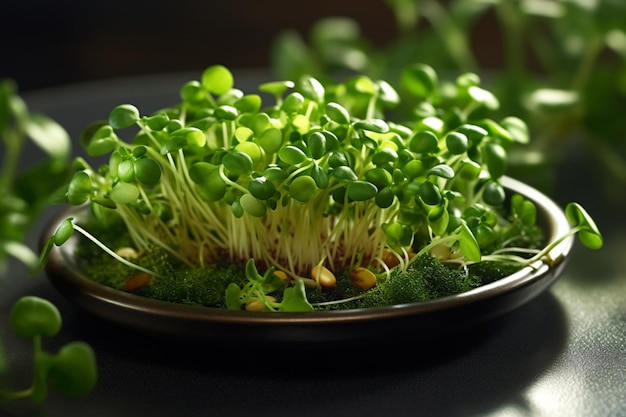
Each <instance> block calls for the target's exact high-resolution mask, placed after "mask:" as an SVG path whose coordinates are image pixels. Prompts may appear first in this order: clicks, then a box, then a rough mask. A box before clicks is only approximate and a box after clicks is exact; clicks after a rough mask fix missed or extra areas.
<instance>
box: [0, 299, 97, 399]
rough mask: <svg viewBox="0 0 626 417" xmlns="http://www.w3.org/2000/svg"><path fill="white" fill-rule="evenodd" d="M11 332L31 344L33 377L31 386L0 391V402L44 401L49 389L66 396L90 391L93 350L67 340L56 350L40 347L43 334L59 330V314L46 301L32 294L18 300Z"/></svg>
mask: <svg viewBox="0 0 626 417" xmlns="http://www.w3.org/2000/svg"><path fill="white" fill-rule="evenodd" d="M9 319H10V323H11V327H12V329H13V331H14V332H15V333H16V334H17V335H18V336H20V337H21V338H23V339H26V340H31V341H32V343H33V363H34V368H35V369H34V379H33V384H32V386H31V387H29V388H26V389H23V390H19V391H4V390H2V391H0V401H8V400H16V399H19V398H31V399H32V401H33V402H36V403H40V402H43V401H45V399H46V397H47V395H48V388H52V389H55V390H57V391H59V392H61V393H63V394H65V395H68V396H72V397H79V396H84V395H87V394H89V393H90V392H91V391H92V390H93V388H94V387H95V385H96V382H97V379H98V371H97V365H96V358H95V354H94V352H93V350H92V349H91V347H90V346H89V345H87V344H86V343H84V342H70V343H68V344H66V345H64V346H62V347H61V349H59V351H58V352H57V353H56V354H55V353H51V352H47V351H45V350H43V348H42V338H43V337H54V336H56V335H57V334H58V333H59V331H60V330H61V326H62V321H61V315H60V314H59V311H58V310H57V308H56V307H55V306H54V305H53V304H52V303H50V302H49V301H48V300H45V299H43V298H39V297H35V296H24V297H22V298H20V299H18V300H17V301H16V302H15V304H14V305H13V308H12V309H11V313H10V317H9Z"/></svg>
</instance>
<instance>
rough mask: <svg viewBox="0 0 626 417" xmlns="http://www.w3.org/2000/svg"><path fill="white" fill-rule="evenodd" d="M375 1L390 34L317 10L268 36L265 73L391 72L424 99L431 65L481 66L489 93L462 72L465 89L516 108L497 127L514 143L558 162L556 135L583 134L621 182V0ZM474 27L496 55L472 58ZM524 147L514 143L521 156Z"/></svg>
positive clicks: (624, 164) (624, 41) (431, 82)
mask: <svg viewBox="0 0 626 417" xmlns="http://www.w3.org/2000/svg"><path fill="white" fill-rule="evenodd" d="M384 3H385V4H386V5H387V6H388V8H389V10H390V11H391V12H392V13H393V14H394V16H395V23H396V27H397V29H398V34H397V36H396V37H395V38H393V39H392V40H391V41H389V42H387V43H385V44H384V45H382V46H378V45H375V44H374V42H373V40H371V39H368V38H367V37H366V36H365V35H364V34H363V33H362V32H361V30H360V27H359V24H358V22H357V21H356V20H354V19H352V18H351V17H349V16H347V17H328V18H323V19H320V20H318V21H317V22H315V23H314V24H313V26H312V28H311V30H310V32H309V33H308V34H307V36H305V37H302V36H300V35H298V34H296V33H294V32H293V31H284V32H282V33H280V34H279V35H278V36H277V37H276V38H275V40H274V47H273V54H272V66H273V69H274V71H275V72H276V73H277V74H278V75H279V76H281V77H286V78H297V77H299V76H300V75H301V74H304V73H306V74H312V75H313V76H316V77H318V78H320V79H334V78H336V77H338V76H339V75H340V74H345V73H346V72H348V73H352V72H357V73H359V74H366V75H368V76H370V77H374V78H384V79H387V80H394V79H397V80H398V81H399V80H402V82H404V83H405V85H406V86H407V88H408V90H409V91H410V93H411V94H413V95H414V96H417V97H426V96H427V95H428V94H429V92H430V91H431V90H432V89H433V88H435V86H436V84H437V75H436V74H435V73H434V72H432V71H431V70H430V67H434V68H438V69H439V70H442V71H443V70H449V71H461V72H466V73H467V72H470V73H481V74H489V82H488V87H489V90H490V91H492V92H493V93H492V92H490V91H486V90H485V89H484V88H482V87H481V86H478V85H475V84H474V83H475V81H476V79H477V77H476V76H471V77H464V83H465V84H466V85H467V86H468V87H469V88H468V91H467V92H468V94H470V95H472V96H473V98H474V99H475V100H476V101H477V102H480V103H482V104H483V105H485V106H487V107H489V108H492V109H494V110H495V107H496V105H497V104H498V103H499V107H500V110H499V112H498V113H496V114H498V115H500V116H506V115H510V114H515V115H517V116H518V117H521V118H522V119H523V120H525V121H526V122H527V123H528V124H529V129H528V130H527V129H526V127H524V128H523V129H522V130H519V131H518V130H517V129H514V128H513V126H511V125H508V126H507V124H506V123H503V125H504V126H505V127H506V128H507V129H508V130H509V132H510V133H511V134H513V135H515V136H516V140H518V141H520V142H523V143H526V142H528V137H529V133H530V135H532V137H533V140H532V141H531V142H530V148H528V150H529V151H531V150H532V151H534V152H533V153H532V155H534V156H536V155H538V154H541V155H544V156H545V157H546V162H547V163H552V162H554V160H558V158H559V156H560V155H559V154H560V150H561V146H562V144H563V143H566V142H567V141H569V140H571V139H572V138H580V137H582V138H583V139H585V141H586V145H587V146H588V147H589V149H590V150H591V151H592V152H593V155H595V156H596V157H598V158H599V159H600V161H601V163H600V165H601V166H602V167H603V169H606V170H608V171H609V175H612V176H614V177H615V178H617V179H619V180H620V181H622V182H624V181H626V161H624V158H623V156H624V151H625V150H626V146H625V144H626V142H624V141H623V139H622V138H623V137H624V135H625V134H626V133H625V130H624V127H623V124H622V123H619V122H618V121H619V120H620V116H621V112H622V110H621V109H623V107H624V104H625V102H626V83H625V78H624V75H623V74H624V68H625V66H626V23H625V22H626V3H625V2H622V1H619V0H598V1H558V0H545V1H534V0H519V1H511V0H501V1H474V0H451V1H447V2H440V1H437V0H400V1H398V0H394V1H391V0H388V1H385V2H384ZM488 25H489V26H488ZM347 27H348V28H350V30H349V31H346V28H347ZM343 33H345V34H343ZM477 33H482V34H488V36H492V37H494V38H497V39H502V40H503V42H502V44H501V46H502V48H501V49H500V50H496V51H494V50H493V48H494V45H495V47H496V48H497V45H496V44H489V47H490V48H492V49H490V50H489V56H492V57H493V56H496V57H499V58H500V61H496V62H493V60H492V61H490V62H489V63H487V62H484V63H483V61H481V58H480V56H481V55H482V53H483V52H484V51H481V47H482V43H481V44H479V43H478V42H474V40H475V39H479V38H477V37H476V34H477ZM416 62H419V63H425V64H428V65H427V66H424V64H415V63H416ZM487 65H489V66H487ZM429 66H430V67H429ZM402 68H404V69H403V70H402V71H399V69H402ZM398 73H399V74H398ZM472 84H474V85H472ZM405 110H407V111H410V109H409V108H407V109H405ZM524 150H525V149H520V151H521V152H520V156H521V157H523V156H524ZM529 163H532V162H529ZM548 180H549V179H548ZM542 185H545V184H543V183H542Z"/></svg>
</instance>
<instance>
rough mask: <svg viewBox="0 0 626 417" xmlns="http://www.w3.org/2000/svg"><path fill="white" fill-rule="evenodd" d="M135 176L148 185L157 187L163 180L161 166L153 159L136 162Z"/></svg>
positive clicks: (142, 159) (140, 159) (141, 159)
mask: <svg viewBox="0 0 626 417" xmlns="http://www.w3.org/2000/svg"><path fill="white" fill-rule="evenodd" d="M135 175H136V176H137V179H138V180H139V181H141V182H142V183H144V184H146V185H149V186H152V185H156V184H158V183H159V180H160V179H161V166H160V165H159V163H158V162H157V161H155V160H154V159H152V158H148V157H143V158H139V159H137V160H136V161H135Z"/></svg>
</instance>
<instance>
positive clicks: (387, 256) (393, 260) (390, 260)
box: [382, 249, 400, 268]
mask: <svg viewBox="0 0 626 417" xmlns="http://www.w3.org/2000/svg"><path fill="white" fill-rule="evenodd" d="M382 259H383V262H384V263H385V265H387V266H388V267H389V268H393V267H394V266H396V265H398V264H399V263H400V259H398V257H397V256H396V255H395V254H394V253H393V252H392V251H390V250H389V249H385V250H383V256H382Z"/></svg>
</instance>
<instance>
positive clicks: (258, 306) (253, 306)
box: [246, 295, 276, 311]
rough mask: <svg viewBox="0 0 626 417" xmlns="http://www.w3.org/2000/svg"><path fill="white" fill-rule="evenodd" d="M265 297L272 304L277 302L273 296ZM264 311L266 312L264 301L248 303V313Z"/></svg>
mask: <svg viewBox="0 0 626 417" xmlns="http://www.w3.org/2000/svg"><path fill="white" fill-rule="evenodd" d="M265 297H266V298H267V299H268V301H270V302H272V303H273V302H275V301H276V297H273V296H271V295H266V296H265ZM264 310H265V304H263V301H261V300H252V301H250V302H248V303H246V311H264Z"/></svg>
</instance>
